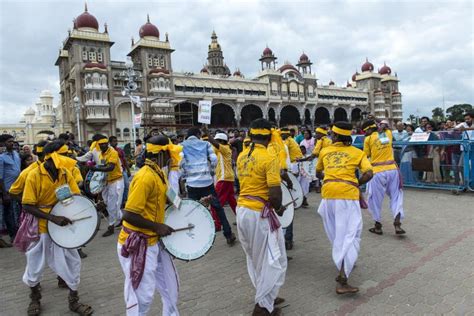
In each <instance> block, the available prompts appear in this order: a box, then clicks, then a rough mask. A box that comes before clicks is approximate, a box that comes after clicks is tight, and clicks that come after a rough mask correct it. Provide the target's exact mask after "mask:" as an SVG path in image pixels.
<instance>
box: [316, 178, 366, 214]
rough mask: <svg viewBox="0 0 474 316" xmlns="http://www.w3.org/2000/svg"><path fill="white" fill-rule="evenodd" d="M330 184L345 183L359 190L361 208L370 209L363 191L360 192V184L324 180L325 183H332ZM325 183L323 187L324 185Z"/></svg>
mask: <svg viewBox="0 0 474 316" xmlns="http://www.w3.org/2000/svg"><path fill="white" fill-rule="evenodd" d="M330 182H339V183H345V184H348V185H352V186H353V187H356V188H357V190H359V205H360V208H362V209H364V210H365V209H368V208H369V206H368V205H367V202H366V201H365V199H364V196H363V195H362V191H360V188H359V184H358V183H355V182H352V181H348V180H342V179H328V180H324V183H330ZM324 183H323V185H324Z"/></svg>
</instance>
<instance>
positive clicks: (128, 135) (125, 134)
mask: <svg viewBox="0 0 474 316" xmlns="http://www.w3.org/2000/svg"><path fill="white" fill-rule="evenodd" d="M125 137H130V129H129V128H124V129H123V138H125Z"/></svg>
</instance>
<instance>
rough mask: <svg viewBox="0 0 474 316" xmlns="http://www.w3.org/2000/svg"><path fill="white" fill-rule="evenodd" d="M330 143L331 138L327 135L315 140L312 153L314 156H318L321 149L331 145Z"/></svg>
mask: <svg viewBox="0 0 474 316" xmlns="http://www.w3.org/2000/svg"><path fill="white" fill-rule="evenodd" d="M331 144H332V140H331V139H330V138H329V137H327V136H323V137H321V139H319V140H317V141H316V146H314V149H313V155H315V156H316V157H319V154H320V153H321V149H323V148H326V147H328V146H331Z"/></svg>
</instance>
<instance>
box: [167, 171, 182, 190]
mask: <svg viewBox="0 0 474 316" xmlns="http://www.w3.org/2000/svg"><path fill="white" fill-rule="evenodd" d="M180 176H181V173H180V172H179V170H170V172H169V174H168V184H169V186H170V187H171V188H172V189H173V190H174V192H176V194H179V177H180Z"/></svg>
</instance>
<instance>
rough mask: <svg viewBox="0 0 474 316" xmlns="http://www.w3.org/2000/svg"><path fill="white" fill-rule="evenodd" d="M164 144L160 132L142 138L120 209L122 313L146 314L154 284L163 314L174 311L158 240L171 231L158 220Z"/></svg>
mask: <svg viewBox="0 0 474 316" xmlns="http://www.w3.org/2000/svg"><path fill="white" fill-rule="evenodd" d="M168 144H169V143H168V138H167V137H165V136H162V135H160V136H153V137H151V138H150V139H149V140H148V141H147V144H146V156H145V157H146V159H145V165H144V166H143V167H142V168H141V169H140V170H139V171H138V172H137V173H136V174H135V176H134V177H133V180H132V183H131V184H130V192H129V195H128V200H127V204H126V205H125V209H124V211H123V226H122V230H121V232H120V235H119V239H118V246H117V252H118V257H119V261H120V265H121V266H122V269H123V273H124V275H125V285H124V296H125V303H126V313H127V315H128V316H130V315H146V314H147V312H148V311H149V309H150V307H151V304H152V302H153V297H154V294H155V290H158V291H159V292H160V294H161V299H162V302H163V315H179V312H178V306H177V305H178V287H179V285H178V275H177V273H176V268H175V266H174V264H173V260H172V258H171V256H170V255H169V253H168V252H167V251H166V250H165V249H164V248H163V245H162V244H161V242H160V241H159V238H160V237H163V236H167V235H169V234H171V233H172V232H173V229H172V228H171V227H169V226H167V225H166V224H164V217H165V207H166V191H167V181H166V175H165V174H164V172H163V171H162V169H161V168H163V167H164V166H166V165H167V163H168V160H169V151H168V146H169V145H168ZM140 263H142V264H140Z"/></svg>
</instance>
